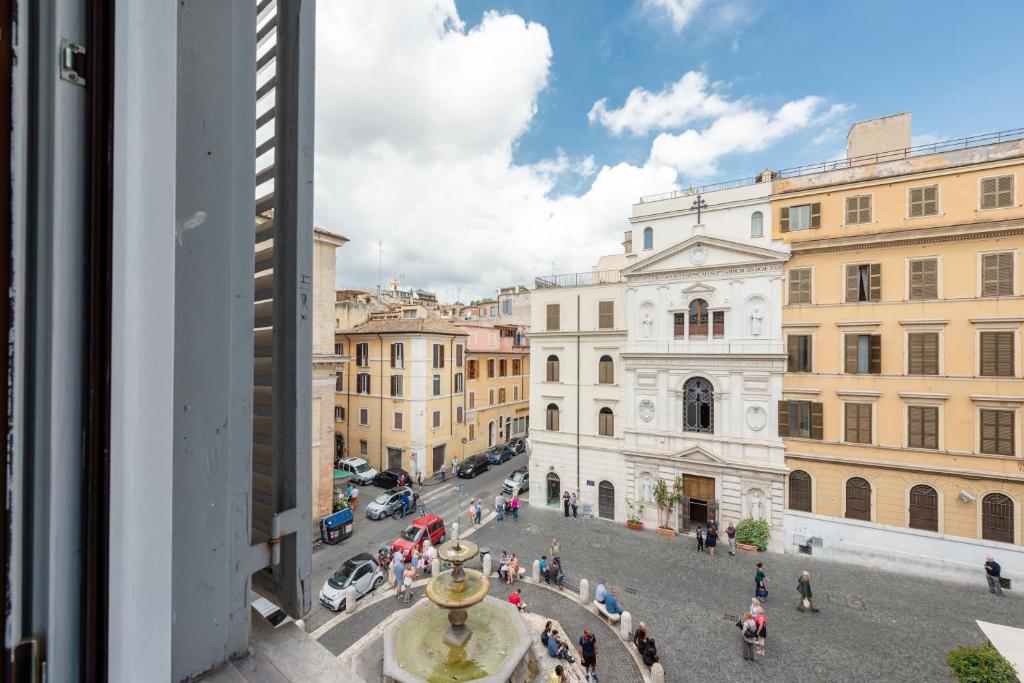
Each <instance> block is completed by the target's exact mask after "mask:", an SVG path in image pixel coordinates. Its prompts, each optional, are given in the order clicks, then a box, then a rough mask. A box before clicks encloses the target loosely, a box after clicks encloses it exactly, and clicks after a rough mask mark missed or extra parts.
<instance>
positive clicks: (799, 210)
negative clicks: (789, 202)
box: [779, 202, 821, 232]
mask: <svg viewBox="0 0 1024 683" xmlns="http://www.w3.org/2000/svg"><path fill="white" fill-rule="evenodd" d="M820 227H821V202H814V203H813V204H800V205H799V206H789V207H785V208H782V209H779V230H780V231H782V232H796V231H798V230H809V229H811V228H820Z"/></svg>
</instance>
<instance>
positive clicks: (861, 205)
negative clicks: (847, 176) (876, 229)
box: [846, 194, 871, 225]
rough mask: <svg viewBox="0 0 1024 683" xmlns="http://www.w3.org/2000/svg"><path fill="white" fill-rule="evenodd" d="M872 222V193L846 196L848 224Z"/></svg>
mask: <svg viewBox="0 0 1024 683" xmlns="http://www.w3.org/2000/svg"><path fill="white" fill-rule="evenodd" d="M870 222H871V195H869V194H862V195H857V196H855V197H847V198H846V224H847V225H862V224H864V223H870Z"/></svg>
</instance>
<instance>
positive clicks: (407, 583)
mask: <svg viewBox="0 0 1024 683" xmlns="http://www.w3.org/2000/svg"><path fill="white" fill-rule="evenodd" d="M415 578H416V566H415V565H413V564H412V563H410V564H409V566H408V567H406V568H405V571H404V572H403V573H402V586H403V589H404V590H403V592H404V593H405V604H407V605H408V604H409V603H410V602H412V581H413V579H415Z"/></svg>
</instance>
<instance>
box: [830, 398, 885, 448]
mask: <svg viewBox="0 0 1024 683" xmlns="http://www.w3.org/2000/svg"><path fill="white" fill-rule="evenodd" d="M876 403H877V402H876V401H871V400H864V399H863V398H862V397H857V398H856V399H854V398H850V399H840V403H839V404H840V406H841V408H842V410H840V411H839V436H840V443H844V444H851V445H855V446H874V445H877V437H878V425H877V424H876V422H877V419H878V411H877V410H875V408H876V407H877V406H876ZM854 405H855V406H867V407H868V409H869V410H870V411H871V417H870V427H869V429H870V430H871V433H870V435H869V439H868V441H850V440H849V439H848V438H847V437H848V436H849V435H848V433H847V430H846V427H847V415H846V414H847V410H848V406H854ZM857 431H858V432H859V431H860V429H859V427H858V430H857Z"/></svg>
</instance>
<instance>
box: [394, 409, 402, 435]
mask: <svg viewBox="0 0 1024 683" xmlns="http://www.w3.org/2000/svg"><path fill="white" fill-rule="evenodd" d="M404 419H405V416H404V415H403V414H402V413H395V414H394V417H393V421H392V429H394V430H395V431H398V432H400V431H402V424H403V421H404Z"/></svg>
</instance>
